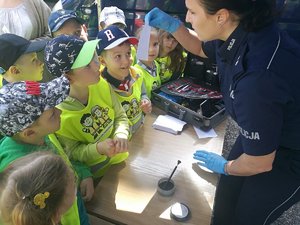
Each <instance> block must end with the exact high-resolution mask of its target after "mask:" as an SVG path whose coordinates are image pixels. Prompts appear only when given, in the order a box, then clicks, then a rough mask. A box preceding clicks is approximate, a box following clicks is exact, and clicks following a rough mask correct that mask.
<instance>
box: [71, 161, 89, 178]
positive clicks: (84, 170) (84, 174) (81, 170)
mask: <svg viewBox="0 0 300 225" xmlns="http://www.w3.org/2000/svg"><path fill="white" fill-rule="evenodd" d="M71 163H72V166H73V167H74V169H75V171H76V173H77V175H78V178H79V182H78V183H80V182H81V181H82V180H84V179H86V178H88V177H92V176H93V175H92V172H91V170H90V168H89V167H88V166H86V165H85V164H83V163H81V162H78V161H71Z"/></svg>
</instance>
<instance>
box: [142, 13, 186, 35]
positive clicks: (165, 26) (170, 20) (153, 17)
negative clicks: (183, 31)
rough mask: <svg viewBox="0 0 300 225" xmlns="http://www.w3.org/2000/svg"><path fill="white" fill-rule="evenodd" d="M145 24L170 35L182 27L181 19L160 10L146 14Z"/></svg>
mask: <svg viewBox="0 0 300 225" xmlns="http://www.w3.org/2000/svg"><path fill="white" fill-rule="evenodd" d="M145 22H146V23H148V24H149V25H150V26H152V27H157V28H160V29H162V30H165V31H167V32H169V33H174V32H175V31H176V30H177V29H178V28H179V26H180V25H181V21H180V20H179V19H176V18H174V17H172V16H170V15H168V14H166V13H165V12H163V11H161V10H160V9H158V8H154V9H152V10H151V11H150V12H148V13H147V14H146V16H145Z"/></svg>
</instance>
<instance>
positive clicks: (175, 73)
mask: <svg viewBox="0 0 300 225" xmlns="http://www.w3.org/2000/svg"><path fill="white" fill-rule="evenodd" d="M185 59H186V53H185V52H184V51H183V47H182V46H181V45H180V44H179V43H178V41H177V40H176V39H175V38H174V37H173V36H172V34H170V33H168V32H166V31H164V30H160V31H159V58H157V59H156V61H157V62H158V63H159V65H160V74H159V75H160V79H161V82H162V83H166V82H167V81H170V80H176V79H177V78H179V77H181V76H182V72H183V70H184V67H185Z"/></svg>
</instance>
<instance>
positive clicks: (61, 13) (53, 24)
mask: <svg viewBox="0 0 300 225" xmlns="http://www.w3.org/2000/svg"><path fill="white" fill-rule="evenodd" d="M70 19H75V20H77V21H78V22H79V23H80V24H84V22H85V21H84V20H83V19H81V18H80V17H79V16H78V15H77V14H76V12H75V11H73V10H65V9H59V10H57V11H55V12H52V13H51V14H50V16H49V18H48V26H49V30H50V32H51V33H53V32H55V31H57V30H59V28H60V27H61V26H62V25H63V24H64V23H65V22H66V21H67V20H70Z"/></svg>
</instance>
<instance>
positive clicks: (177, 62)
mask: <svg viewBox="0 0 300 225" xmlns="http://www.w3.org/2000/svg"><path fill="white" fill-rule="evenodd" d="M165 37H172V38H174V37H173V36H172V34H170V33H168V32H167V31H164V30H160V31H159V45H160V46H159V51H160V52H161V50H162V49H163V48H162V45H163V39H164V38H165ZM174 39H175V38H174ZM183 51H184V50H183V47H182V45H181V44H179V43H178V44H177V45H176V47H175V49H174V50H173V51H171V52H170V53H169V54H168V56H169V57H170V59H171V64H170V66H169V69H170V70H171V71H172V72H173V73H178V72H182V71H183V69H184V67H185V58H184V56H183Z"/></svg>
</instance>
